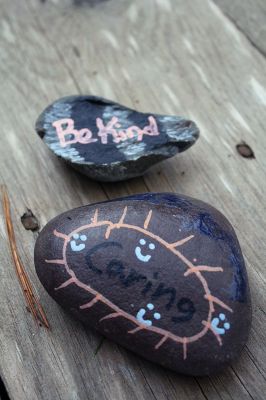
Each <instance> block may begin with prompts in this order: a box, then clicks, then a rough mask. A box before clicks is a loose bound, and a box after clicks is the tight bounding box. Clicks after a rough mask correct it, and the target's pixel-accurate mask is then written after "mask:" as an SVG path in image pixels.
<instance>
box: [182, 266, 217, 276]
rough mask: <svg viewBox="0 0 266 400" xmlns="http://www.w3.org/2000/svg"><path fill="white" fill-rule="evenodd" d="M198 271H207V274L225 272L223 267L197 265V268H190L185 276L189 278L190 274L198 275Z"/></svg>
mask: <svg viewBox="0 0 266 400" xmlns="http://www.w3.org/2000/svg"><path fill="white" fill-rule="evenodd" d="M198 271H205V272H223V268H221V267H210V266H208V265H197V266H195V267H192V268H189V269H188V270H187V271H186V272H185V273H184V276H188V275H190V274H193V273H196V272H198Z"/></svg>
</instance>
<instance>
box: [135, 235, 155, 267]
mask: <svg viewBox="0 0 266 400" xmlns="http://www.w3.org/2000/svg"><path fill="white" fill-rule="evenodd" d="M139 243H140V244H141V245H142V246H144V245H145V244H146V240H145V239H140V241H139ZM149 249H150V250H154V249H155V245H154V244H153V243H150V244H149ZM135 254H136V257H137V259H138V260H140V261H142V262H148V261H150V259H151V255H150V254H146V255H145V254H142V251H141V248H140V247H139V246H137V247H136V248H135Z"/></svg>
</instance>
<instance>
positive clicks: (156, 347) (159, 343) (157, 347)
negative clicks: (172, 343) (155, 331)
mask: <svg viewBox="0 0 266 400" xmlns="http://www.w3.org/2000/svg"><path fill="white" fill-rule="evenodd" d="M167 339H168V335H164V336H163V337H162V339H161V340H160V341H159V342H158V343H157V344H156V346H154V348H155V350H158V349H159V348H160V347H161V346H162V345H163V343H164V342H165V341H166V340H167Z"/></svg>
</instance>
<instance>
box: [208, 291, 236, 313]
mask: <svg viewBox="0 0 266 400" xmlns="http://www.w3.org/2000/svg"><path fill="white" fill-rule="evenodd" d="M204 297H205V298H206V299H207V300H209V301H211V302H212V303H216V304H218V305H219V306H221V307H223V308H225V309H226V310H228V311H230V312H233V310H232V308H230V307H229V306H227V305H226V304H225V303H224V302H223V301H221V300H219V299H218V298H217V297H215V296H213V295H212V294H209V295H205V296H204Z"/></svg>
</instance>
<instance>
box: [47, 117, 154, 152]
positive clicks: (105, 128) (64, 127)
mask: <svg viewBox="0 0 266 400" xmlns="http://www.w3.org/2000/svg"><path fill="white" fill-rule="evenodd" d="M148 121H149V125H147V126H145V127H144V128H143V129H141V128H139V127H138V126H135V125H133V126H130V127H128V128H126V129H121V124H120V123H119V121H118V118H117V117H113V118H112V119H111V120H110V121H109V122H107V124H106V125H104V123H103V120H102V119H101V118H96V126H97V128H98V133H97V136H98V137H99V139H98V138H93V136H92V131H91V130H90V129H88V128H83V129H80V130H78V129H74V120H73V119H72V118H63V119H59V120H58V121H55V122H53V126H54V127H55V129H56V133H57V136H58V138H59V142H60V146H61V147H66V146H67V145H68V144H72V143H81V144H88V143H95V142H98V141H99V140H100V141H101V143H102V144H107V143H108V135H110V136H111V137H112V140H113V142H114V143H120V142H123V141H125V140H127V139H132V138H134V137H136V138H137V141H139V142H140V141H141V140H142V139H143V136H144V135H148V136H158V135H159V134H160V132H159V131H158V126H157V123H156V120H155V118H154V117H152V116H150V117H148Z"/></svg>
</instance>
